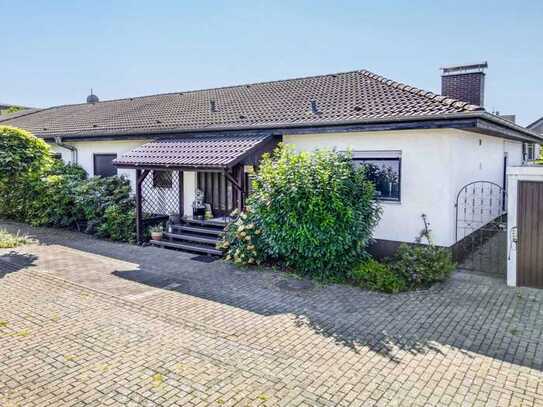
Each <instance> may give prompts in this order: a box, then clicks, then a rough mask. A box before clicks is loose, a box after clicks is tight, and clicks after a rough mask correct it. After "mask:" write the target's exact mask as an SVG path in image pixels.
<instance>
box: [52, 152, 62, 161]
mask: <svg viewBox="0 0 543 407" xmlns="http://www.w3.org/2000/svg"><path fill="white" fill-rule="evenodd" d="M51 158H52V159H53V160H57V161H62V154H60V153H52V154H51Z"/></svg>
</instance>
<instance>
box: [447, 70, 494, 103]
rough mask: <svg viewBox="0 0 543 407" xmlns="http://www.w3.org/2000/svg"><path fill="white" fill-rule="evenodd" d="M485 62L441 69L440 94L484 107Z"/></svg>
mask: <svg viewBox="0 0 543 407" xmlns="http://www.w3.org/2000/svg"><path fill="white" fill-rule="evenodd" d="M486 68H488V63H487V62H482V63H480V64H471V65H454V66H445V67H443V68H441V71H442V74H441V94H442V95H444V96H449V97H451V98H454V99H458V100H461V101H463V102H469V103H471V104H472V105H478V106H484V103H485V69H486Z"/></svg>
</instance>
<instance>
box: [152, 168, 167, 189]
mask: <svg viewBox="0 0 543 407" xmlns="http://www.w3.org/2000/svg"><path fill="white" fill-rule="evenodd" d="M153 187H154V188H171V187H172V172H171V171H153Z"/></svg>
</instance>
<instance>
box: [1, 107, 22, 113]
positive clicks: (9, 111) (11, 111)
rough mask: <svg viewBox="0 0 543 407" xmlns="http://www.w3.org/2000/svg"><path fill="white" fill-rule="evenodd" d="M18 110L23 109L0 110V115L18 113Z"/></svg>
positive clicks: (9, 108)
mask: <svg viewBox="0 0 543 407" xmlns="http://www.w3.org/2000/svg"><path fill="white" fill-rule="evenodd" d="M20 110H23V108H22V107H20V106H10V107H8V108H7V109H4V110H0V114H10V113H15V112H18V111H20Z"/></svg>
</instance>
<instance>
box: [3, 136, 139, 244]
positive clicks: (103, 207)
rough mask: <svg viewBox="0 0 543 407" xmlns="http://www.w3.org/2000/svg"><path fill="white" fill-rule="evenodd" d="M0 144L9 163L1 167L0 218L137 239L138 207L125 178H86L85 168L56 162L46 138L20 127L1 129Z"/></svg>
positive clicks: (116, 238) (128, 239)
mask: <svg viewBox="0 0 543 407" xmlns="http://www.w3.org/2000/svg"><path fill="white" fill-rule="evenodd" d="M0 146H2V148H3V150H0V157H3V158H4V159H5V160H6V161H7V162H3V163H2V164H1V165H0V196H2V199H0V216H1V217H4V218H9V219H14V220H18V221H22V222H26V223H29V224H31V225H33V226H56V227H68V228H74V229H78V230H81V231H85V232H87V233H91V234H96V235H98V236H100V237H105V238H109V239H112V240H120V241H129V242H133V241H135V211H134V208H135V205H134V199H133V197H132V196H131V194H130V183H129V181H128V180H127V179H125V178H123V177H108V178H102V177H94V178H90V179H87V174H86V173H85V171H84V170H83V169H82V168H81V167H79V166H77V165H71V164H64V163H62V162H61V161H59V160H52V159H51V158H50V157H51V151H50V150H49V146H48V145H47V144H46V143H44V142H43V140H40V139H38V138H37V137H35V136H33V135H31V134H30V133H28V132H25V131H22V130H19V129H14V128H7V127H0ZM13 160H20V161H21V162H18V163H13V162H12V161H13Z"/></svg>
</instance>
